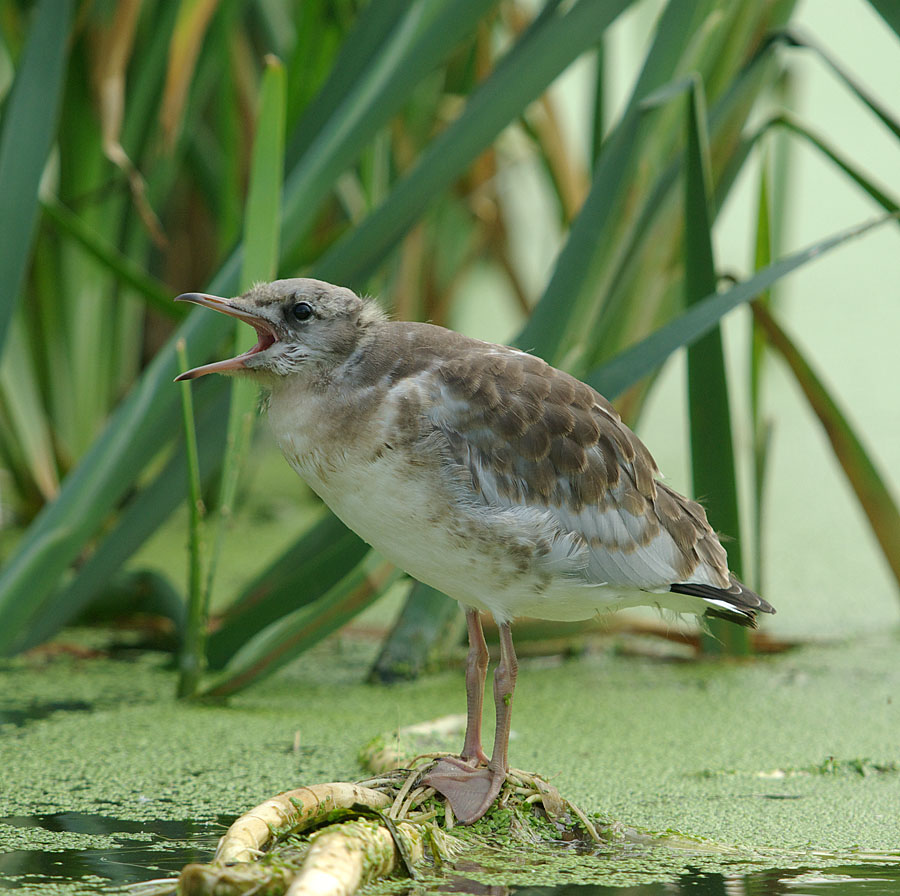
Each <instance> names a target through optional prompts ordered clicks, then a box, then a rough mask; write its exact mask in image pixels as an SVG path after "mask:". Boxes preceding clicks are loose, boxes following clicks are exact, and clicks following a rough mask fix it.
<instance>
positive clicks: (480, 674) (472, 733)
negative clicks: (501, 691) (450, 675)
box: [460, 607, 488, 765]
mask: <svg viewBox="0 0 900 896" xmlns="http://www.w3.org/2000/svg"><path fill="white" fill-rule="evenodd" d="M466 625H467V627H468V629H469V656H468V659H467V660H466V740H465V743H464V744H463V748H462V753H461V754H460V756H461V757H462V759H464V760H465V761H466V762H473V761H474V764H475V765H479V764H482V763H483V764H484V765H487V762H488V758H487V756H485V755H484V750H483V749H482V748H481V714H482V710H483V708H484V682H485V679H486V678H487V669H488V649H487V644H485V643H484V630H483V629H482V628H481V616H480V615H479V613H478V610H473V609H472V608H471V607H469V608H468V609H467V610H466Z"/></svg>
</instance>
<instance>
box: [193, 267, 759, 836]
mask: <svg viewBox="0 0 900 896" xmlns="http://www.w3.org/2000/svg"><path fill="white" fill-rule="evenodd" d="M176 301H181V302H190V303H194V304H196V305H201V306H204V307H206V308H210V309H213V310H215V311H219V312H222V313H224V314H226V315H230V316H231V317H233V318H237V319H238V320H241V321H244V322H246V323H248V324H250V325H251V326H252V327H253V328H254V329H255V331H256V336H257V341H256V344H255V345H254V346H253V347H252V348H250V349H249V350H248V351H245V352H244V353H242V354H239V355H237V356H236V357H232V358H228V359H226V360H221V361H214V362H212V363H209V364H205V365H203V366H200V367H196V368H194V369H192V370H188V371H186V372H184V373H182V374H181V375H180V376H178V377H177V379H178V380H190V379H195V378H197V377H201V376H205V375H207V374H211V373H221V374H229V375H235V374H237V375H243V376H248V377H250V378H251V379H253V380H255V381H257V383H258V384H259V385H260V386H261V387H262V389H263V393H264V395H265V396H266V397H265V400H264V406H265V407H266V409H267V416H268V421H269V424H270V427H271V429H272V432H273V434H274V438H275V441H276V442H277V444H278V447H279V448H280V450H281V452H282V453H283V455H284V457H285V458H286V460H287V461H288V463H289V464H290V465H291V467H293V469H294V470H295V471H296V472H297V473H298V474H299V475H300V477H301V478H302V479H304V480H305V481H306V483H307V484H308V485H309V486H310V487H311V488H312V490H313V491H314V492H316V493H317V494H318V495H319V496H320V497H321V499H322V500H323V501H324V502H325V504H327V505H328V506H329V507H330V508H331V510H332V511H333V512H334V513H335V514H336V515H337V516H338V517H339V518H340V519H341V520H342V521H343V522H344V523H345V524H346V525H347V526H348V527H349V528H350V529H352V530H353V531H354V532H356V533H357V534H358V535H359V536H360V537H361V538H363V539H364V540H365V541H366V542H368V543H369V544H370V545H371V546H372V547H373V548H375V549H376V550H377V551H379V552H380V553H381V554H382V555H383V556H384V557H385V558H386V559H387V560H389V561H391V562H392V563H393V564H395V565H396V566H398V567H399V568H401V569H402V570H404V571H406V572H407V573H408V574H409V575H411V576H412V577H414V578H416V579H418V580H420V581H422V582H424V583H426V584H428V585H431V586H432V587H434V588H436V589H438V590H439V591H442V592H444V593H445V594H447V595H449V596H451V597H453V598H455V599H456V600H457V601H458V602H459V603H460V605H461V606H462V608H463V609H464V612H465V618H466V626H467V630H468V641H469V649H468V655H467V660H466V670H465V681H466V732H465V736H464V742H463V748H462V750H461V752H460V754H459V755H458V756H456V755H450V756H447V757H444V758H442V759H440V760H438V761H437V763H436V764H435V765H434V766H433V767H432V768H431V770H430V771H428V772H427V774H426V775H425V777H424V779H423V782H422V783H424V784H426V785H430V786H432V787H434V789H435V790H436V791H437V792H439V793H441V794H442V795H443V796H444V797H445V798H446V799H447V801H448V802H449V804H450V806H451V808H452V810H453V812H454V814H455V816H456V818H457V819H458V820H459V821H460V822H462V823H463V824H472V823H473V822H475V821H477V820H478V819H479V818H481V817H482V816H483V815H484V814H485V812H487V810H488V809H489V808H490V806H491V805H492V804H493V802H494V800H495V799H496V798H497V796H498V794H499V792H500V790H501V788H502V786H503V783H504V781H505V779H506V775H507V772H508V769H509V765H508V746H509V734H510V724H511V717H512V700H513V694H514V691H515V685H516V678H517V673H518V661H517V659H516V653H515V649H514V645H513V639H512V631H511V624H512V622H513V620H514V619H516V618H517V617H521V616H530V617H536V618H540V619H548V620H580V619H590V618H593V617H595V616H597V615H598V614H603V613H606V612H609V611H613V610H618V609H621V608H623V607H633V606H651V607H656V608H658V609H660V610H672V611H675V612H676V613H686V614H696V615H698V616H704V615H705V616H714V617H719V618H722V619H727V620H729V621H730V622H734V623H737V624H738V625H742V626H749V627H755V626H756V622H757V619H756V617H757V614H758V613H774V612H775V611H774V609H773V608H772V606H771V605H770V604H769V603H767V602H766V601H765V600H763V599H762V598H761V597H760V596H759V595H757V594H756V593H754V592H753V591H751V590H750V589H749V588H747V587H746V586H745V585H743V584H742V583H741V582H740V581H738V579H737V578H736V577H735V576H734V575H733V574H732V573H731V572H730V571H729V568H728V558H727V556H726V552H725V549H724V548H723V547H722V545H721V543H720V541H719V538H718V537H717V535H716V533H715V532H714V531H713V529H712V528H711V527H710V524H709V522H708V521H707V517H706V513H705V511H704V509H703V507H702V506H701V505H700V504H698V503H696V502H694V501H693V500H690V499H688V498H686V497H684V496H682V495H680V494H679V493H678V492H676V491H675V490H673V489H672V488H670V487H669V486H667V485H666V484H665V483H664V482H662V481H661V479H660V473H659V470H658V468H657V465H656V462H655V461H654V459H653V457H652V456H651V454H650V452H649V450H648V449H647V448H646V447H645V446H644V444H643V443H642V442H641V441H640V439H639V438H638V437H637V436H636V435H635V434H634V433H633V432H632V431H631V429H629V427H628V426H627V425H626V424H625V423H624V422H623V421H622V419H621V418H620V416H619V414H618V413H617V412H616V410H615V409H614V407H613V406H612V404H610V402H609V401H607V399H605V398H604V397H603V396H601V395H600V394H599V393H598V392H596V391H595V390H594V389H593V388H591V387H590V386H588V385H587V384H585V383H583V382H581V381H580V380H578V379H576V378H574V377H572V376H571V375H569V374H568V373H566V372H564V371H562V370H558V369H556V368H554V367H552V366H551V365H550V364H548V363H547V362H545V361H544V360H542V359H541V358H539V357H537V356H535V355H532V354H529V353H527V352H524V351H520V350H519V349H516V348H510V347H508V346H505V345H495V344H492V343H489V342H483V341H480V340H478V339H474V338H471V337H468V336H464V335H462V334H460V333H457V332H455V331H453V330H449V329H445V328H443V327H439V326H436V325H433V324H428V323H417V322H411V321H395V320H391V319H389V317H388V316H387V315H386V314H385V312H384V311H383V310H382V309H381V307H380V306H379V305H378V303H377V302H376V301H375V300H373V299H371V298H363V297H360V296H358V295H357V294H356V293H354V292H353V291H351V290H350V289H347V288H345V287H341V286H335V285H333V284H330V283H326V282H324V281H320V280H314V279H308V278H290V279H283V280H275V281H273V282H268V283H259V284H256V285H254V286H253V287H252V288H251V289H249V290H248V291H247V292H245V293H244V294H242V295H240V296H238V297H236V298H222V297H219V296H213V295H209V294H206V293H185V294H183V295H180V296H178V298H177V299H176ZM481 613H489V614H491V615H492V616H493V618H494V620H495V621H496V623H497V626H498V630H499V639H500V656H499V662H498V664H497V667H496V669H495V672H494V677H493V697H494V706H495V713H496V727H495V735H494V744H493V750H492V753H491V756H490V757H488V756H487V755H486V753H485V752H484V749H483V747H482V738H481V724H482V710H483V705H484V690H485V685H486V679H487V672H488V665H489V654H488V649H487V646H486V644H485V639H484V633H483V630H482V621H481Z"/></svg>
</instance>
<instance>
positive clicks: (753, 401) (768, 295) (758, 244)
mask: <svg viewBox="0 0 900 896" xmlns="http://www.w3.org/2000/svg"><path fill="white" fill-rule="evenodd" d="M769 195H770V190H769V164H768V156H764V157H763V160H762V163H761V166H760V177H759V194H758V199H757V211H756V239H755V245H754V260H753V264H754V270H757V271H758V270H761V269H762V268H765V267H768V266H769V265H770V264H771V263H772V227H771V214H770V211H769V205H770V203H769ZM756 301H757V303H759V304H760V305H764V306H765V307H766V308H768V307H770V305H771V301H772V290H771V289H766V290H763V292H761V293H760V294H759V296H758V297H757V299H756ZM749 357H750V376H749V378H750V424H751V430H752V433H753V515H752V520H753V544H754V547H755V553H754V561H755V562H754V565H753V579H752V585H753V587H754V588H755V589H756V590H757V591H760V592H762V591H763V590H764V587H763V574H764V570H765V563H764V560H765V557H764V545H763V520H764V515H765V490H766V474H767V471H768V460H769V445H770V444H771V440H772V423H771V421H770V420H769V419H767V418H766V417H765V415H764V413H763V407H762V384H763V373H764V370H765V337H764V335H763V333H762V331H761V330H760V328H759V325H758V324H757V323H756V322H755V320H754V323H753V326H752V327H751V328H750V352H749Z"/></svg>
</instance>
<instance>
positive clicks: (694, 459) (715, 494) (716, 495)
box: [684, 78, 750, 655]
mask: <svg viewBox="0 0 900 896" xmlns="http://www.w3.org/2000/svg"><path fill="white" fill-rule="evenodd" d="M686 130H687V151H686V154H685V202H684V214H685V227H684V235H685V240H684V291H685V304H686V305H687V306H688V307H690V306H691V305H693V304H695V303H696V302H697V301H699V300H700V299H701V298H702V297H703V296H706V295H709V294H710V293H713V292H715V291H716V283H717V280H718V277H717V275H716V268H715V260H714V258H713V247H712V214H711V210H710V196H711V192H712V178H711V175H710V162H709V145H708V142H707V132H706V108H705V103H704V101H703V89H702V84H701V82H700V81H699V79H698V78H695V79H692V86H691V89H690V90H689V91H688V96H687V128H686ZM687 368H688V370H687V377H688V411H689V414H690V433H691V473H692V480H693V491H694V496H695V497H698V498H699V499H701V500H702V501H703V502H704V503H705V504H706V506H707V509H708V511H709V514H710V516H711V518H712V520H713V525H714V526H715V528H716V529H717V530H718V531H720V532H722V533H723V534H724V535H725V537H726V538H727V539H728V540H729V544H728V559H729V565H730V566H731V569H732V570H733V571H734V573H735V574H736V575H737V576H741V575H742V574H743V573H742V557H741V541H740V518H739V513H738V498H737V482H736V479H735V468H734V445H733V444H732V439H731V412H730V410H729V404H728V378H727V374H726V370H725V354H724V350H723V348H722V333H721V330H720V328H719V327H718V326H715V327H713V328H712V329H711V330H710V331H709V332H708V333H706V334H705V335H704V336H702V337H701V338H700V339H698V340H697V341H696V342H694V344H693V345H691V346H690V347H689V348H688V353H687ZM709 632H710V633H709V635H707V634H706V633H704V636H703V638H702V644H703V647H704V650H705V651H706V652H707V653H719V652H721V651H722V650H723V649H724V651H725V652H726V653H729V654H733V655H735V654H736V655H743V654H746V653H748V652H749V646H750V641H749V638H748V637H747V632H746V630H745V629H743V628H738V627H737V626H733V625H729V624H728V623H726V622H723V621H721V620H718V619H713V620H710V623H709Z"/></svg>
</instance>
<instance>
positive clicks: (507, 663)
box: [423, 622, 519, 824]
mask: <svg viewBox="0 0 900 896" xmlns="http://www.w3.org/2000/svg"><path fill="white" fill-rule="evenodd" d="M472 630H473V628H472V624H471V623H470V627H469V639H470V643H472ZM478 632H479V634H480V632H481V625H480V623H479V624H478ZM480 640H481V641H482V642H483V636H482V637H481V639H480ZM476 646H477V645H476V644H473V645H472V647H471V648H470V653H469V656H470V664H469V667H468V668H467V674H466V684H467V691H468V693H469V698H470V703H469V709H470V715H469V726H467V730H466V746H465V747H464V748H463V749H464V751H466V750H468V749H469V748H470V747H471V746H472V745H473V744H474V742H475V741H476V738H477V740H478V741H480V736H478V734H477V732H473V729H472V727H471V722H472V715H471V711H472V709H473V706H472V702H471V701H472V696H473V690H480V689H473V688H471V687H470V686H469V679H470V676H469V674H468V673H469V671H470V670H474V671H473V672H472V676H471V678H472V679H473V680H478V681H480V682H483V681H484V678H483V677H479V675H480V673H478V675H476V673H477V670H478V668H479V664H478V661H477V658H476V659H475V660H473V659H472V657H473V651H474V650H475V647H476ZM479 654H480V651H479ZM518 666H519V664H518V661H517V660H516V652H515V650H514V648H513V642H512V633H511V631H510V627H509V623H508V622H504V623H502V624H501V625H500V664H499V665H498V666H497V671H496V672H495V673H494V704H495V707H496V712H497V731H496V734H495V736H494V751H493V754H492V755H491V759H490V762H489V763H488V766H487V768H484V767H482V768H473V767H472V766H471V765H469V764H467V763H466V762H465V761H464V760H465V759H466V758H467V757H466V756H465V755H464V756H463V758H462V759H454V758H452V757H448V758H447V759H442V760H441V761H440V762H438V763H437V764H436V765H435V767H434V768H433V769H432V770H431V771H430V772H429V773H428V774H427V775H425V777H424V778H423V783H424V784H428V785H430V786H431V787H434V789H435V790H437V791H438V792H439V793H442V794H443V795H444V796H445V797H446V798H447V801H448V802H449V803H450V805H451V806H452V807H453V812H454V814H455V815H456V817H457V818H458V819H459V820H460V821H461V822H462V823H463V824H472V823H473V822H475V821H478V819H479V818H481V816H482V815H484V813H485V812H487V810H488V809H489V808H490V807H491V804H492V803H493V802H494V800H495V799H496V798H497V794H498V793H499V792H500V788H501V787H502V786H503V782H504V781H505V780H506V772H507V768H508V765H507V752H508V748H509V729H510V720H511V718H512V698H513V691H514V690H515V687H516V674H517V672H518ZM479 719H480V715H479ZM479 728H480V723H479ZM468 758H472V757H468Z"/></svg>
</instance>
